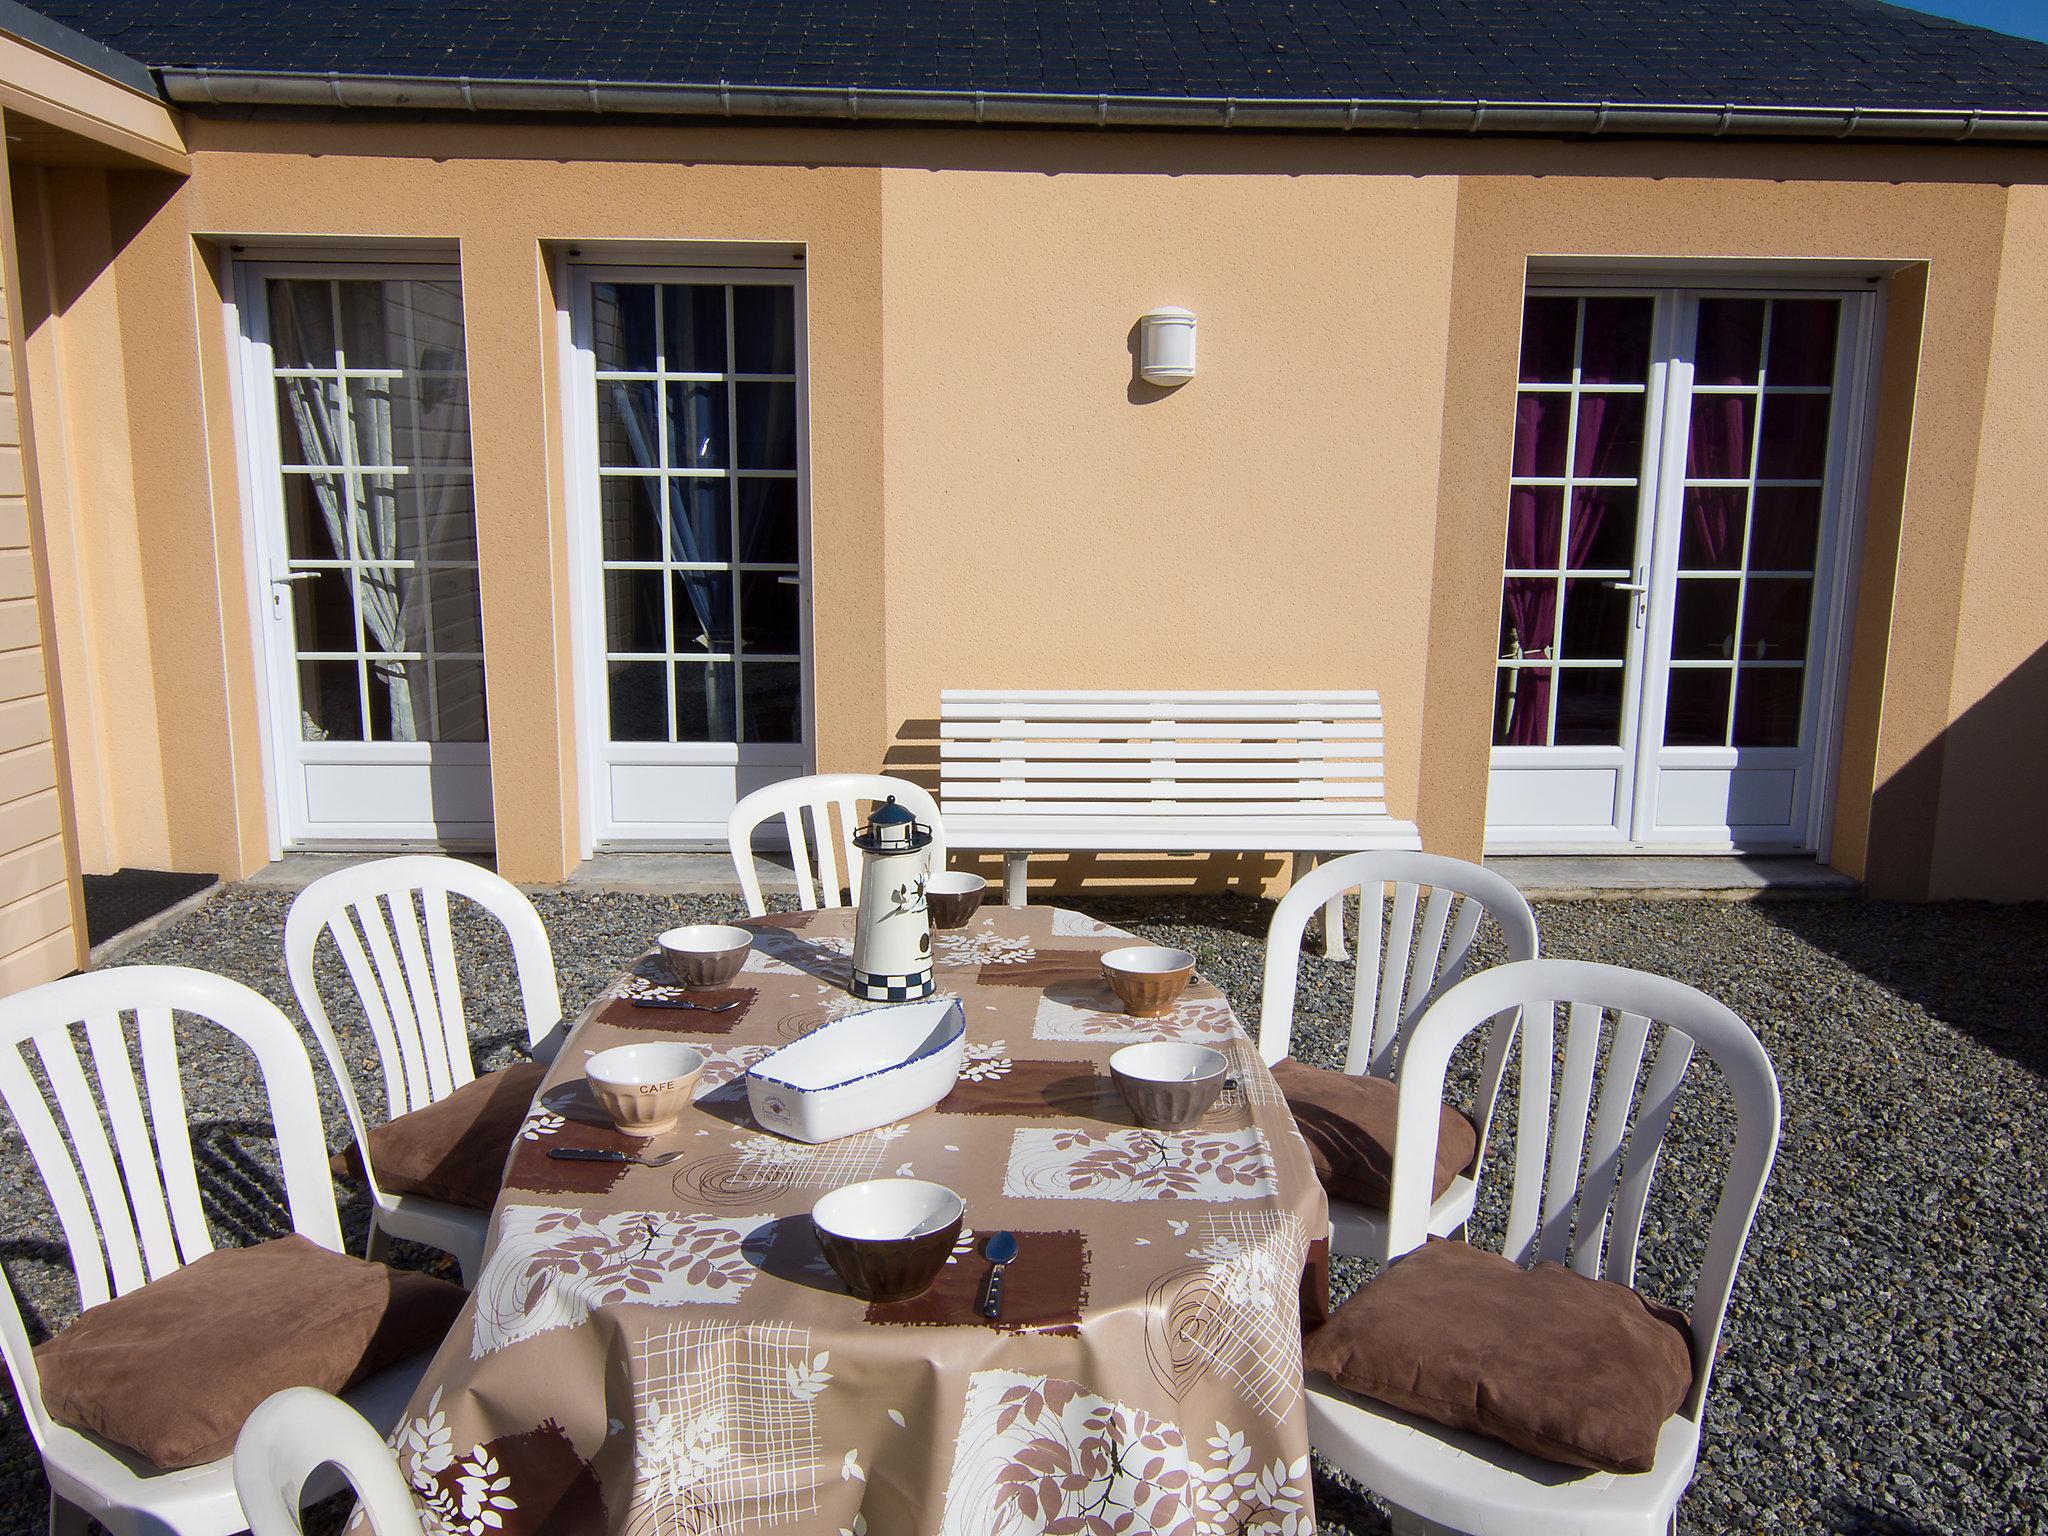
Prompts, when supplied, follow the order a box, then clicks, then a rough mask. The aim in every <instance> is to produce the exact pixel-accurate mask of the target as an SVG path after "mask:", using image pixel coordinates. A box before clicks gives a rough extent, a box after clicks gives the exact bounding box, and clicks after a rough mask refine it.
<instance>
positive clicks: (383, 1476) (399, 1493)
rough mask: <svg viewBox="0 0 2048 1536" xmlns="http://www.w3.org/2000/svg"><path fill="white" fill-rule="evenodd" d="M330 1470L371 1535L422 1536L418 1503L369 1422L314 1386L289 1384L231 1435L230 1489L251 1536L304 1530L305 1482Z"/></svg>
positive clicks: (299, 1534) (293, 1535) (295, 1534)
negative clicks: (350, 1494)
mask: <svg viewBox="0 0 2048 1536" xmlns="http://www.w3.org/2000/svg"><path fill="white" fill-rule="evenodd" d="M325 1468H332V1469H333V1471H334V1472H336V1473H338V1474H339V1475H340V1476H341V1477H342V1478H343V1479H345V1480H346V1481H347V1483H348V1484H349V1487H350V1489H351V1490H352V1491H353V1492H354V1494H355V1496H356V1509H357V1511H358V1512H359V1513H360V1514H362V1515H363V1516H364V1517H365V1518H366V1519H367V1520H368V1521H369V1526H370V1532H371V1536H420V1514H419V1506H418V1505H416V1504H415V1503H414V1502H413V1497H412V1491H411V1490H410V1489H409V1488H407V1487H406V1486H405V1479H404V1478H403V1477H402V1476H401V1475H400V1474H399V1470H398V1463H397V1461H396V1460H395V1459H394V1458H393V1457H392V1454H391V1447H390V1446H388V1445H386V1444H385V1443H384V1437H383V1436H382V1435H380V1434H378V1433H377V1431H376V1428H375V1427H374V1426H373V1425H371V1423H370V1421H369V1420H367V1419H365V1418H364V1417H363V1416H362V1415H361V1414H359V1413H357V1412H356V1411H355V1409H353V1408H351V1407H349V1405H348V1404H347V1403H344V1402H343V1401H342V1400H341V1399H340V1398H338V1397H331V1396H329V1395H328V1394H327V1393H325V1392H322V1391H320V1390H319V1389H318V1388H317V1387H287V1388H286V1389H285V1390H284V1391H282V1392H279V1393H277V1394H276V1395H275V1396H272V1397H269V1398H266V1399H265V1400H264V1401H263V1402H262V1403H261V1404H260V1405H259V1406H258V1407H257V1409H256V1411H255V1412H254V1413H252V1414H250V1415H249V1418H248V1422H247V1423H245V1424H243V1426H242V1433H241V1435H240V1436H239V1437H238V1438H237V1439H236V1440H235V1491H236V1492H237V1493H238V1494H240V1495H241V1499H242V1512H243V1513H244V1514H245V1515H247V1516H248V1519H249V1533H250V1536H303V1533H304V1531H305V1526H304V1525H303V1524H302V1523H301V1521H300V1519H299V1510H300V1507H301V1506H302V1504H303V1503H304V1502H305V1500H304V1498H303V1494H304V1490H305V1486H306V1481H307V1479H308V1478H310V1477H311V1476H312V1475H313V1474H314V1473H315V1472H318V1471H321V1470H322V1469H325Z"/></svg>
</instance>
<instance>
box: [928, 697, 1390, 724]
mask: <svg viewBox="0 0 2048 1536" xmlns="http://www.w3.org/2000/svg"><path fill="white" fill-rule="evenodd" d="M939 714H940V718H941V719H945V720H1100V721H1106V722H1112V723H1116V722H1123V721H1133V720H1136V721H1148V720H1152V721H1157V720H1164V721H1178V720H1316V721H1323V720H1377V719H1379V718H1380V706H1379V703H1378V701H1377V700H1374V701H1373V702H1370V703H1357V704H1340V703H1334V702H1333V703H1328V704H1319V705H1315V706H1312V707H1304V706H1303V705H1302V703H1301V702H1300V701H1299V700H1290V701H1288V702H1286V703H1253V704H1208V703H1198V702H1196V701H1194V700H1190V699H1148V700H1139V701H1134V702H1132V703H1128V704H1122V703H1094V702H1080V701H1067V700H1062V701H1059V702H1053V703H1036V702H1021V701H1017V700H1009V699H1005V700H991V701H989V702H988V703H985V704H984V703H974V704H953V703H950V702H949V703H945V704H941V705H940V706H939Z"/></svg>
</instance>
